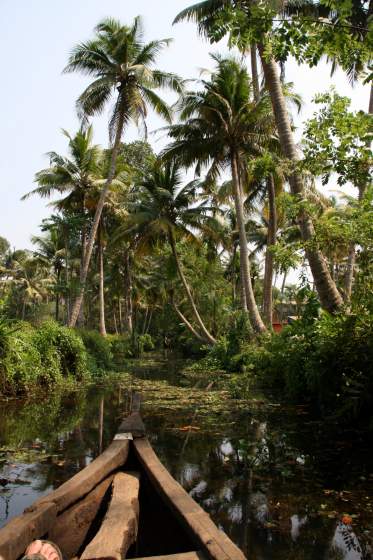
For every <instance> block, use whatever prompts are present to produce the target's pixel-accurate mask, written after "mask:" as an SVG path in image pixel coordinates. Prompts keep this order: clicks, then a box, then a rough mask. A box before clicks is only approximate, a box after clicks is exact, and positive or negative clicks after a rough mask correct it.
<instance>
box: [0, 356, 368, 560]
mask: <svg viewBox="0 0 373 560" xmlns="http://www.w3.org/2000/svg"><path fill="white" fill-rule="evenodd" d="M175 367H176V368H177V365H176V366H175V364H173V368H174V370H175ZM175 379H177V380H178V382H176V381H174V380H175ZM132 389H136V390H141V392H142V395H143V417H144V420H145V424H146V427H147V431H148V434H149V437H150V439H151V442H152V444H153V446H154V448H155V450H156V452H157V453H158V455H159V457H160V459H161V460H162V461H163V462H164V464H165V465H166V467H167V468H168V469H169V471H170V472H171V473H172V475H173V476H174V477H175V478H176V479H177V480H178V481H179V482H180V483H181V484H182V485H183V486H184V488H185V489H186V490H187V491H188V492H189V493H190V495H191V496H193V498H194V499H195V500H197V501H198V502H199V503H200V504H201V506H202V507H203V508H204V509H205V510H206V511H208V512H209V513H210V515H211V516H212V518H213V519H214V521H215V522H216V523H217V525H218V526H219V527H221V528H222V529H224V530H225V531H226V532H227V534H228V535H229V536H230V537H231V538H232V539H233V540H234V541H235V542H236V543H237V544H238V546H240V547H241V549H242V550H243V551H244V553H245V554H246V556H247V557H248V558H249V559H250V560H272V559H273V560H274V559H276V560H311V559H312V560H329V559H330V560H331V559H335V560H336V559H339V560H340V559H344V560H362V559H364V560H367V559H370V558H372V542H373V492H372V490H373V453H372V448H371V441H370V442H369V441H368V438H367V436H366V434H362V433H359V432H355V433H350V432H349V431H348V430H343V431H342V430H341V429H340V428H339V426H338V424H337V423H335V424H333V423H332V422H328V425H325V423H324V424H322V423H320V422H317V421H315V420H314V419H312V416H311V415H310V414H309V412H308V410H307V408H305V407H302V406H291V407H290V406H289V407H283V406H280V405H279V404H278V403H276V402H268V400H267V399H264V398H263V397H261V396H260V395H259V394H258V395H253V398H252V399H251V400H249V401H238V400H232V399H231V398H230V397H229V396H228V394H227V393H226V392H222V391H215V390H214V388H213V387H212V388H209V389H208V390H206V387H204V386H203V384H202V385H201V386H200V388H190V387H186V386H183V385H182V383H180V376H179V375H173V374H172V373H171V374H170V364H167V363H163V364H161V363H153V362H151V361H149V362H146V363H143V364H142V365H141V367H135V368H133V370H132V373H131V375H130V374H123V375H122V376H120V377H117V378H116V379H115V380H114V379H111V380H110V382H109V381H106V382H98V383H96V384H92V385H90V386H88V387H85V388H84V389H80V390H75V391H73V392H66V391H65V392H59V391H56V392H54V393H53V394H52V395H50V396H49V397H48V398H42V397H39V398H37V399H33V400H30V401H28V402H24V401H22V402H21V401H17V400H10V401H2V402H1V403H0V406H1V410H0V526H2V525H4V524H5V523H6V522H7V521H8V520H9V519H11V518H12V517H13V516H15V515H18V514H19V513H21V512H22V511H23V509H24V508H25V507H26V506H28V505H29V504H30V503H31V502H32V501H33V500H35V499H36V498H37V497H39V496H41V495H43V494H46V493H47V492H49V491H50V490H52V489H53V488H55V487H57V486H59V485H60V484H61V483H62V482H64V481H65V480H67V479H68V478H70V477H71V476H72V475H73V474H74V473H76V472H77V471H78V470H80V469H82V468H83V467H84V466H85V465H87V464H88V463H89V462H90V461H91V460H92V459H93V458H94V457H96V456H97V455H98V453H99V452H100V450H101V449H102V448H104V447H105V446H106V445H108V443H109V442H110V440H111V438H112V436H113V434H114V433H115V431H116V428H117V426H118V424H119V422H120V419H121V417H122V416H123V414H125V413H126V411H127V410H128V403H129V392H130V391H131V390H132Z"/></svg>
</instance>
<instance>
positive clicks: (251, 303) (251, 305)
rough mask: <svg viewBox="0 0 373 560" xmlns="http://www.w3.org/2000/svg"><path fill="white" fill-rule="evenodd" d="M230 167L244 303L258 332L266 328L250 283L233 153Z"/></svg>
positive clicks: (235, 159) (239, 191)
mask: <svg viewBox="0 0 373 560" xmlns="http://www.w3.org/2000/svg"><path fill="white" fill-rule="evenodd" d="M231 167H232V181H233V191H234V203H235V208H236V220H237V226H238V232H239V241H240V264H241V267H242V276H243V278H242V280H243V284H244V287H245V295H246V304H247V309H248V313H249V317H250V321H251V324H252V326H253V329H254V331H255V332H258V333H260V332H265V331H266V330H267V329H266V326H265V324H264V323H263V321H262V318H261V316H260V313H259V310H258V306H257V305H256V301H255V296H254V290H253V286H252V283H251V273H250V260H249V252H248V248H247V238H246V230H245V215H244V209H243V200H242V189H241V185H240V180H239V171H238V169H239V166H238V163H237V156H236V154H234V153H232V156H231ZM241 267H240V268H241Z"/></svg>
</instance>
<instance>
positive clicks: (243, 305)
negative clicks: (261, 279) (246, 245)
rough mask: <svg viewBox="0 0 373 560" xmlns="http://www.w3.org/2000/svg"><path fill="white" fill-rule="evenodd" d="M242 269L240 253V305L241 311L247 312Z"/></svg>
mask: <svg viewBox="0 0 373 560" xmlns="http://www.w3.org/2000/svg"><path fill="white" fill-rule="evenodd" d="M243 268H244V263H243V260H242V259H241V252H240V304H241V308H242V309H243V311H246V312H247V299H246V289H245V273H244V269H243Z"/></svg>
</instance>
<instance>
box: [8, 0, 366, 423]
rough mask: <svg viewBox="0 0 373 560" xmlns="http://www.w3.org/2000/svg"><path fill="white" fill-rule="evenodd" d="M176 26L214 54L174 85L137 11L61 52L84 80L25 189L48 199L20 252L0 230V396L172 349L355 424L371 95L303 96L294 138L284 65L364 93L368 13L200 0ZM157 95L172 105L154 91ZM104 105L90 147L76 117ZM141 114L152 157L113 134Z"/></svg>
mask: <svg viewBox="0 0 373 560" xmlns="http://www.w3.org/2000/svg"><path fill="white" fill-rule="evenodd" d="M181 20H192V21H195V22H196V23H197V25H198V29H199V31H200V32H201V33H202V34H204V35H205V36H206V37H207V38H208V39H209V40H210V41H211V42H215V41H217V40H218V39H221V38H222V37H224V36H227V37H228V39H229V47H230V49H231V51H232V52H231V53H230V54H229V55H227V56H221V55H219V54H214V55H213V57H212V59H213V65H214V67H213V69H212V71H211V73H208V74H204V76H203V79H201V80H199V81H198V82H194V84H193V86H190V82H185V81H184V80H183V79H181V78H179V77H178V76H177V75H175V74H173V73H168V72H166V73H165V72H161V71H160V70H157V69H154V65H155V63H156V62H157V58H158V55H159V54H160V52H161V51H162V50H163V48H164V47H168V46H169V43H170V41H169V40H168V39H165V40H161V41H151V42H149V43H144V40H143V32H142V26H141V20H140V19H139V18H136V19H135V20H134V22H133V23H132V25H131V26H127V25H123V24H122V23H121V22H119V21H116V20H114V19H111V18H107V19H105V20H103V21H102V22H101V23H99V25H98V26H97V27H96V28H95V30H94V36H93V39H92V40H89V41H87V42H84V43H80V44H78V45H77V46H76V47H75V48H74V49H73V51H72V52H71V54H70V58H69V62H68V65H67V68H66V71H67V72H73V71H74V72H75V71H79V72H82V73H83V74H86V75H88V76H89V77H90V78H91V79H92V81H91V83H90V84H89V85H88V87H87V88H86V89H85V91H84V92H83V93H82V94H81V96H80V97H79V99H78V101H77V108H78V113H79V116H80V117H81V127H80V128H79V130H78V131H77V132H76V133H75V135H74V134H72V135H70V134H69V133H67V132H64V134H65V136H66V137H67V152H68V155H67V156H64V155H60V154H58V153H56V152H50V153H49V165H48V166H47V167H46V168H45V169H42V170H41V171H39V172H38V173H37V174H36V175H35V182H36V188H35V189H34V190H33V191H32V193H30V194H38V195H40V196H42V197H46V198H52V197H54V196H55V195H57V196H58V197H60V198H59V199H58V200H53V201H52V205H53V207H54V212H55V213H54V214H53V215H52V216H51V217H50V218H48V219H47V220H45V221H44V222H43V224H42V226H41V229H42V235H40V236H35V237H33V243H34V247H35V249H34V250H33V251H26V250H12V249H11V247H10V244H9V243H8V242H7V240H6V239H5V238H0V288H1V289H0V308H1V312H2V315H3V316H4V317H6V319H3V320H1V321H0V374H1V387H0V391H1V392H11V391H13V392H24V391H27V390H28V389H29V388H31V387H33V386H35V384H41V385H44V386H47V385H49V384H51V383H54V382H59V381H61V380H64V379H76V380H81V379H84V378H85V377H86V376H88V375H89V374H99V373H102V372H104V371H107V370H111V369H119V368H121V367H122V365H123V362H124V361H125V360H126V359H127V358H128V357H139V356H141V355H142V354H143V352H147V351H151V350H154V349H156V350H158V351H160V350H163V351H164V352H165V354H167V353H168V352H169V351H170V350H174V351H178V352H181V353H183V355H184V356H187V357H193V358H196V357H201V356H202V355H204V358H203V359H202V361H201V362H199V363H198V364H196V365H195V366H194V369H195V370H197V369H200V370H201V369H205V370H206V371H207V372H211V371H215V372H216V371H224V372H230V373H234V374H235V375H231V378H230V387H231V390H232V391H233V392H234V393H235V394H237V395H239V394H240V393H242V392H243V391H247V390H249V389H250V379H251V378H253V377H254V376H255V377H256V378H258V379H260V380H261V382H263V383H265V384H266V385H267V386H269V387H274V386H276V387H279V388H281V391H282V393H283V395H284V397H285V398H292V399H296V400H302V401H303V400H304V401H307V402H312V403H313V404H315V405H317V407H318V408H319V410H320V411H322V412H325V413H332V412H334V413H338V414H340V415H345V416H346V418H347V417H348V418H350V417H352V416H355V417H356V418H357V417H359V418H364V417H365V415H366V413H367V411H368V410H369V407H370V406H371V405H372V404H373V391H372V383H373V377H372V367H371V361H372V357H373V356H372V342H371V340H372V334H373V333H372V329H373V326H372V325H373V303H372V288H373V264H372V263H373V249H372V243H373V226H372V224H373V220H372V213H373V191H372V185H371V169H372V158H371V141H372V113H373V107H372V104H373V94H372V96H371V100H370V101H371V102H370V106H369V111H367V112H366V111H362V110H360V111H352V110H351V108H350V105H351V104H350V100H349V99H348V98H346V97H342V96H341V95H339V94H338V92H336V91H335V90H334V89H332V90H331V91H329V92H324V93H320V94H319V95H317V96H316V97H315V99H314V100H313V102H314V104H315V112H314V114H313V116H312V118H311V119H310V120H309V121H308V122H305V123H303V124H304V132H303V137H302V138H301V141H300V142H299V144H298V145H297V143H296V141H295V139H294V136H293V131H294V128H295V127H294V123H293V116H292V112H291V111H292V109H293V108H294V106H296V108H297V109H299V108H300V105H301V97H300V96H299V95H298V94H296V93H294V86H293V84H287V83H286V80H285V63H286V62H287V60H288V59H289V57H290V56H293V57H295V58H296V59H297V61H298V62H302V63H306V64H308V65H309V66H315V65H317V64H318V63H319V62H320V60H321V59H322V58H323V57H324V58H325V57H326V59H327V61H328V63H330V62H331V64H332V70H334V69H335V67H336V66H340V67H341V68H342V69H343V71H345V72H346V73H347V74H348V76H349V77H350V79H351V80H353V81H357V80H363V81H365V82H368V81H369V71H370V69H369V52H370V51H371V42H372V14H371V7H369V8H368V6H367V3H366V2H362V1H359V0H343V1H338V2H337V1H334V0H319V1H313V0H294V1H293V0H292V1H289V2H277V1H276V2H272V1H269V0H268V1H267V0H263V1H261V2H251V1H248V0H204V1H202V2H199V3H197V4H195V5H194V6H191V7H189V8H187V9H185V10H184V11H183V12H182V13H181V14H179V16H177V18H176V20H175V21H181ZM248 49H250V63H251V68H249V66H248V65H247V64H246V63H245V55H246V53H247V51H248ZM278 63H279V66H278ZM280 68H281V72H279V69H280ZM261 78H263V79H261ZM186 84H188V89H186V88H185V86H186ZM164 87H166V88H168V89H171V90H172V92H173V93H174V95H175V99H174V101H175V103H174V104H173V105H170V106H169V105H168V104H166V103H165V102H164V101H163V100H162V98H161V97H159V96H158V90H159V89H163V88H164ZM372 91H373V90H372ZM110 98H114V99H115V103H114V107H113V111H112V115H111V118H110V119H109V123H108V130H109V145H108V146H106V147H104V148H101V147H100V146H97V145H95V144H94V143H93V128H92V127H93V125H92V124H89V125H88V120H89V119H90V118H93V117H94V116H95V115H97V114H100V113H101V112H102V111H103V109H104V108H105V107H106V106H107V103H108V101H109V99H110ZM148 107H152V108H153V109H154V110H155V112H157V113H158V115H160V116H161V117H162V118H163V119H164V120H166V122H167V123H168V124H169V126H168V127H167V128H166V130H165V129H163V133H165V132H166V133H167V134H168V137H169V142H170V143H169V144H168V145H166V146H165V147H163V149H162V151H161V153H159V154H156V153H155V152H154V151H153V148H152V147H151V145H150V144H149V143H148V142H147V141H146V140H143V139H141V140H137V141H135V142H132V143H129V144H128V143H127V144H126V143H123V142H122V136H123V133H124V132H125V131H126V130H127V126H128V124H129V123H130V122H134V123H135V124H140V125H141V126H142V127H144V128H145V129H146V118H147V110H148ZM175 120H176V122H175ZM299 147H301V150H302V153H300V150H299ZM188 170H189V171H190V170H194V178H193V179H192V180H191V181H187V180H186V178H185V172H187V171H188ZM227 174H228V176H227ZM326 186H328V188H329V189H334V188H336V189H339V192H338V194H337V195H336V196H331V194H330V191H329V192H327V191H326V189H325V187H326ZM346 187H347V188H348V187H353V188H352V189H351V191H352V192H354V191H355V193H354V194H355V195H356V196H347V195H346V191H344V190H342V189H343V188H346ZM27 196H28V195H26V197H25V198H27ZM292 271H296V272H297V273H298V274H297V275H294V283H293V284H291V285H289V282H288V277H289V274H290V273H292ZM296 277H298V278H297V279H296ZM289 316H290V317H292V320H293V322H292V324H289V325H287V322H288V317H289ZM52 318H53V319H54V320H55V322H52V321H51V319H52ZM26 321H27V323H26ZM63 325H68V326H69V327H75V325H77V329H76V330H68V329H67V327H65V326H63ZM281 328H283V330H282V332H280V334H278V333H277V331H280V330H281ZM275 330H276V332H274V331H275ZM88 372H89V373H88Z"/></svg>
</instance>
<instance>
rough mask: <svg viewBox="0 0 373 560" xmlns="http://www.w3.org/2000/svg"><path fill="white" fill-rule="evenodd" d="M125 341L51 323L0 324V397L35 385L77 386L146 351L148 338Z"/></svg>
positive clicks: (7, 322) (5, 322)
mask: <svg viewBox="0 0 373 560" xmlns="http://www.w3.org/2000/svg"><path fill="white" fill-rule="evenodd" d="M143 338H144V337H138V339H135V340H130V339H129V338H126V337H123V336H119V335H109V336H108V337H107V338H103V337H101V336H100V335H99V334H98V333H97V332H94V331H85V330H81V331H79V330H72V329H69V328H67V327H63V326H61V325H59V324H58V323H56V322H54V321H48V322H45V323H43V324H42V325H41V326H40V327H38V328H36V327H33V326H32V325H30V324H29V323H27V322H20V323H10V322H9V321H7V320H5V319H0V394H3V395H7V394H24V393H27V392H28V391H30V390H32V389H34V388H35V387H36V386H48V385H52V384H54V383H59V382H62V381H66V380H77V381H82V380H84V379H88V378H89V377H90V376H92V375H97V374H100V373H102V372H103V371H105V370H116V369H117V370H118V369H119V368H121V367H123V360H124V359H125V358H128V357H132V356H135V355H136V354H138V353H140V352H141V351H142V350H147V349H150V348H149V347H151V346H152V344H151V342H152V341H151V340H149V335H147V337H146V338H145V339H144V340H143Z"/></svg>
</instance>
